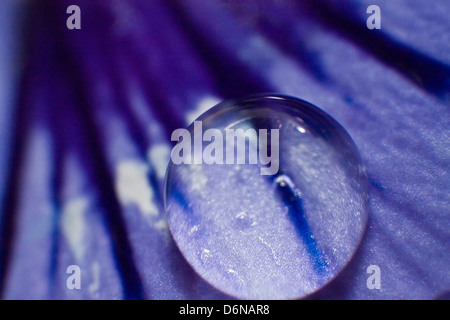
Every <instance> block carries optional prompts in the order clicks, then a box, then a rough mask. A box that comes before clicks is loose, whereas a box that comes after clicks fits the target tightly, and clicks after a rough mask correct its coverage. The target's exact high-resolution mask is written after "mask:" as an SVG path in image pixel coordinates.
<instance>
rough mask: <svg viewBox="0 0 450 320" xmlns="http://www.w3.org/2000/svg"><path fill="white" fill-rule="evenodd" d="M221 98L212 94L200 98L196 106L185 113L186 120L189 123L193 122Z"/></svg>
mask: <svg viewBox="0 0 450 320" xmlns="http://www.w3.org/2000/svg"><path fill="white" fill-rule="evenodd" d="M220 101H221V100H220V99H219V98H217V97H214V96H206V97H204V98H203V99H201V100H200V102H199V103H198V104H197V108H196V109H195V110H192V111H191V112H188V113H187V114H186V121H187V123H188V124H191V123H192V122H194V120H195V119H197V118H198V117H199V116H200V115H201V114H202V113H204V112H206V111H207V110H209V109H211V107H214V106H215V105H216V104H218V103H219V102H220Z"/></svg>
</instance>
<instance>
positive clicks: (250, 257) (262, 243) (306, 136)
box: [165, 95, 368, 299]
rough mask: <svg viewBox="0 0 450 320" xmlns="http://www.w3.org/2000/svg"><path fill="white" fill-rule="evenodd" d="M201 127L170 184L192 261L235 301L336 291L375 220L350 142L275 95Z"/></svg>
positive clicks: (212, 113)
mask: <svg viewBox="0 0 450 320" xmlns="http://www.w3.org/2000/svg"><path fill="white" fill-rule="evenodd" d="M197 121H198V122H194V123H193V124H192V125H191V126H190V127H189V128H188V132H189V133H190V137H191V142H190V144H189V147H190V148H186V149H184V150H183V152H186V153H188V152H192V158H189V157H186V158H185V162H184V163H183V162H182V163H180V162H179V161H178V163H180V164H175V163H174V161H173V159H172V160H171V162H170V164H169V168H168V172H167V175H166V190H165V192H166V195H165V201H166V203H165V205H166V211H167V216H168V221H169V224H170V229H171V232H172V235H173V238H174V240H175V241H176V242H177V244H178V247H179V248H180V251H181V252H182V254H183V255H184V257H185V258H186V260H187V261H188V262H189V263H190V264H191V265H192V267H193V268H194V269H195V270H196V271H197V272H198V274H200V275H201V276H202V277H203V278H204V279H205V280H206V281H208V282H209V283H210V284H211V285H213V286H214V287H216V288H217V289H219V290H221V291H223V292H225V293H227V294H229V295H231V296H234V297H237V298H244V299H288V298H302V297H305V296H306V295H309V294H311V293H312V292H314V291H317V290H318V289H320V288H321V287H323V286H324V285H325V284H327V283H328V282H329V281H331V279H333V278H334V277H335V276H336V275H337V274H338V273H339V272H340V271H341V270H342V269H343V268H344V267H345V266H346V265H347V263H348V262H349V261H350V259H351V257H352V256H353V254H354V252H355V251H356V249H357V247H358V245H359V243H360V241H361V238H362V235H363V233H364V230H365V227H366V222H367V218H368V205H367V203H368V192H367V177H366V175H365V170H363V169H361V168H364V167H363V165H362V163H361V160H360V156H359V153H358V151H357V148H356V146H355V145H354V143H353V141H352V139H351V138H350V136H349V135H348V134H347V132H346V131H345V130H344V129H343V128H342V127H341V126H340V125H339V124H338V123H337V122H336V121H335V120H333V119H332V118H331V117H330V116H329V115H327V114H326V113H324V112H323V111H321V110H320V109H318V108H317V107H315V106H313V105H311V104H309V103H307V102H304V101H302V100H298V99H295V98H290V97H285V96H273V95H270V96H267V95H266V96H253V97H249V98H246V99H242V100H237V101H226V102H224V103H221V104H219V105H217V106H215V107H213V108H212V109H210V110H208V111H207V112H206V113H204V114H203V115H202V116H200V117H199V118H198V119H197ZM200 123H201V129H202V131H201V132H200V138H199V136H198V133H199V131H198V128H199V127H200V126H199V124H200ZM196 129H197V130H196ZM208 129H215V130H216V131H214V130H213V131H209V134H205V133H206V132H207V130H208ZM239 129H241V130H239ZM274 129H277V130H278V132H276V131H273V130H274ZM230 130H231V131H230ZM247 130H250V131H251V130H254V131H253V132H250V131H247ZM261 130H263V131H261ZM264 130H265V131H264ZM230 132H232V133H233V134H234V135H233V136H232V137H233V139H234V142H235V143H234V144H233V145H232V144H231V142H230V141H229V139H228V136H227V133H230ZM250 133H252V134H250ZM254 133H256V138H255V135H254ZM212 136H214V137H212ZM202 137H203V139H202ZM277 138H278V139H277ZM199 141H200V144H201V145H200V146H198V142H199ZM240 141H241V142H242V141H244V148H241V145H240V144H239V143H240ZM179 143H182V141H180V142H179ZM185 143H186V141H185ZM196 144H197V145H196ZM219 145H221V146H219ZM186 146H187V144H186ZM242 153H243V154H242ZM172 155H173V153H172ZM183 155H184V156H186V155H185V154H184V153H183ZM199 156H200V158H199ZM205 156H206V158H208V161H207V162H208V163H213V164H206V163H205V161H203V162H202V161H200V160H202V159H201V157H203V160H204V159H205ZM243 156H244V157H243ZM194 159H196V162H195V163H196V164H190V163H194ZM189 160H192V161H191V162H189ZM212 160H214V161H212ZM199 162H200V163H199ZM194 167H195V168H194ZM192 230H195V232H192ZM204 248H209V249H208V252H209V250H211V251H214V255H212V254H209V253H205V251H204ZM199 252H201V253H202V254H198V253H199ZM205 260H207V261H208V263H205ZM230 270H232V272H231V271H230ZM230 275H234V276H230ZM235 275H238V276H235Z"/></svg>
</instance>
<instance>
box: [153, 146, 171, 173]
mask: <svg viewBox="0 0 450 320" xmlns="http://www.w3.org/2000/svg"><path fill="white" fill-rule="evenodd" d="M147 157H148V160H149V161H150V163H151V164H152V166H153V167H154V168H155V172H156V176H157V177H158V178H159V179H163V178H164V176H165V174H166V169H167V164H168V163H169V158H170V148H169V147H168V146H167V145H165V144H159V145H156V146H154V147H151V148H150V149H149V150H148V153H147Z"/></svg>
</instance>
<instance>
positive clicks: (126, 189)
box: [116, 160, 159, 218]
mask: <svg viewBox="0 0 450 320" xmlns="http://www.w3.org/2000/svg"><path fill="white" fill-rule="evenodd" d="M148 169H149V168H148V166H147V165H146V164H145V163H143V162H141V161H136V160H127V161H122V162H121V163H119V165H118V167H117V174H116V177H117V180H116V192H117V194H118V197H119V200H120V202H121V203H122V204H125V205H127V204H133V205H136V206H137V207H138V209H139V211H140V212H141V213H142V214H143V215H144V216H145V217H146V218H149V217H156V216H158V214H159V213H158V209H157V207H156V206H155V204H154V203H153V198H154V193H153V190H152V188H151V186H150V184H149V182H148V179H147V173H148Z"/></svg>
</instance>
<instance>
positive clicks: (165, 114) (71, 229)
mask: <svg viewBox="0 0 450 320" xmlns="http://www.w3.org/2000/svg"><path fill="white" fill-rule="evenodd" d="M70 5H77V6H78V7H79V8H80V9H81V29H72V30H71V29H68V27H67V24H66V23H67V19H68V18H69V17H70V14H68V13H67V12H66V10H67V8H68V7H69V6H70ZM370 5H377V6H379V8H380V10H381V28H380V29H369V28H368V27H367V19H368V18H369V17H370V15H371V14H370V13H367V8H368V7H369V6H370ZM449 17H450V2H448V1H445V0H432V1H427V2H426V3H425V2H423V1H419V0H408V1H407V0H395V1H392V0H391V1H388V0H376V1H372V0H371V1H366V0H360V1H356V0H340V1H337V0H316V1H306V0H304V1H294V0H261V1H256V0H245V1H238V0H213V1H200V0H177V1H175V0H173V1H172V0H152V1H146V0H110V1H103V0H71V1H66V0H39V1H26V0H2V1H1V2H0V45H1V46H0V70H1V72H0V148H1V149H0V150H1V152H0V208H1V211H0V295H1V297H2V298H3V299H223V298H232V297H228V296H226V295H224V294H223V293H221V292H219V291H218V290H216V289H214V288H212V287H211V286H209V285H208V284H206V283H205V282H204V281H203V280H202V279H201V278H200V277H198V276H197V275H196V274H195V272H194V271H193V270H192V269H191V267H190V266H189V265H188V263H187V262H185V260H184V259H183V258H182V256H181V254H180V253H179V251H178V250H177V248H176V246H175V244H174V243H173V240H172V238H171V235H170V232H169V230H168V227H167V222H166V219H165V214H164V208H163V186H164V175H165V170H166V166H167V162H168V157H169V153H170V150H171V146H172V144H171V142H170V135H171V133H172V131H173V130H175V129H177V128H183V127H186V126H187V125H189V124H190V123H191V122H192V121H193V120H194V119H195V118H196V117H197V116H198V115H200V114H201V113H203V112H204V111H206V110H207V109H208V108H210V107H212V106H214V105H215V104H217V103H218V102H220V101H222V100H224V99H229V98H239V97H243V96H245V95H248V94H254V93H262V92H276V93H280V94H287V95H292V96H295V97H299V98H301V99H305V100H307V101H309V102H311V103H313V104H315V105H317V106H318V107H320V108H321V109H323V110H324V111H326V112H327V113H329V114H330V115H331V116H332V117H334V118H335V119H336V120H337V121H338V122H339V123H340V124H342V125H343V126H344V128H345V129H346V130H347V131H348V132H349V134H350V135H351V137H352V138H353V140H354V141H355V143H356V145H357V146H358V148H359V150H360V152H361V156H362V158H363V161H364V164H365V165H366V167H367V171H368V175H369V180H370V197H371V200H370V205H371V213H370V218H369V225H368V229H367V232H366V235H365V237H364V239H363V242H362V244H361V246H360V248H359V250H358V252H357V253H356V255H355V257H354V258H353V260H352V261H351V262H350V263H349V265H348V266H347V268H346V269H345V270H344V271H343V272H342V273H341V274H340V275H339V276H338V277H337V278H336V279H335V280H334V281H332V282H331V283H330V284H329V285H327V286H326V287H325V288H322V289H321V290H320V291H318V292H317V293H315V294H314V295H312V296H310V297H309V298H310V299H441V298H444V299H448V298H449V288H450V274H449V267H450V254H449V252H450V250H449V249H450V242H449V240H450V212H449V200H450V199H449V198H450V196H449V195H450V179H449V174H448V171H449V168H450V144H449V141H450V137H449V127H450V111H449V108H448V107H449V100H450V19H449ZM70 265H77V266H79V267H80V269H81V284H82V289H81V290H68V288H67V285H66V280H67V278H68V274H67V267H68V266H70ZM370 265H378V266H379V267H380V270H381V289H379V290H378V289H374V290H369V289H368V288H367V286H366V280H367V278H368V276H369V274H367V272H366V270H367V268H368V267H369V266H370Z"/></svg>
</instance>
